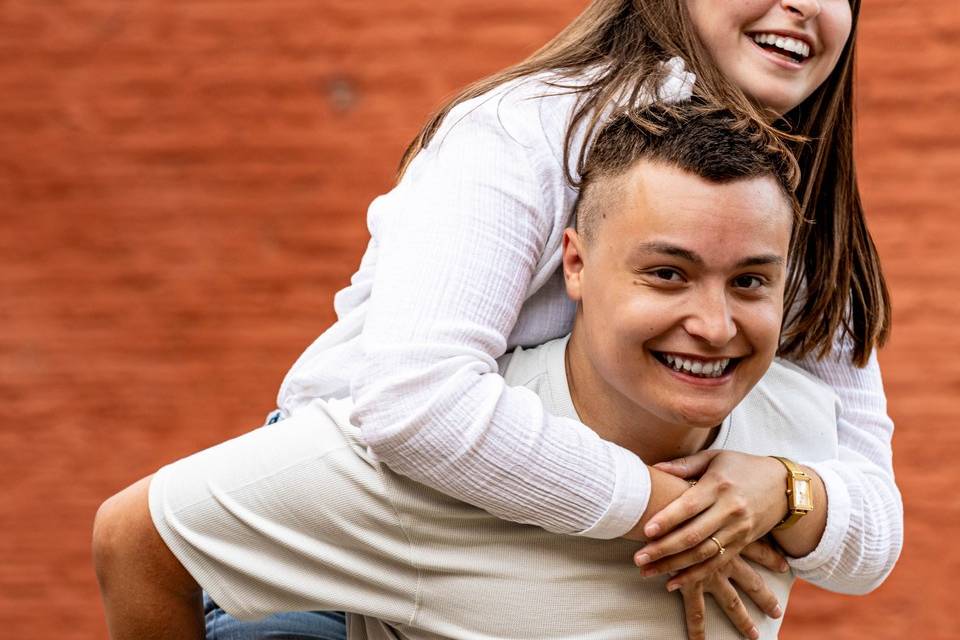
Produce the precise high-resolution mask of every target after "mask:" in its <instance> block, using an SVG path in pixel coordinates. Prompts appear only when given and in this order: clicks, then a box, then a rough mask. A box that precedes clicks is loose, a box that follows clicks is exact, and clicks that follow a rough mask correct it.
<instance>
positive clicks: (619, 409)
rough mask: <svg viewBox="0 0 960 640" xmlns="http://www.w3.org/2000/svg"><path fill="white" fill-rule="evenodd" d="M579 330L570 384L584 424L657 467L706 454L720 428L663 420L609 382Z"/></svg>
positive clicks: (571, 346)
mask: <svg viewBox="0 0 960 640" xmlns="http://www.w3.org/2000/svg"><path fill="white" fill-rule="evenodd" d="M583 342H584V338H583V337H582V336H580V335H578V332H577V330H576V327H574V331H573V334H572V335H571V336H570V340H569V342H568V343H567V350H566V355H565V358H564V360H565V364H566V374H567V386H568V387H569V389H570V397H571V399H572V400H573V406H574V408H575V409H576V411H577V415H578V416H579V417H580V420H581V421H582V422H583V423H584V424H586V425H587V426H589V427H590V428H591V429H593V431H595V432H596V433H597V435H599V436H600V437H601V438H603V439H604V440H608V441H610V442H613V443H615V444H618V445H620V446H621V447H623V448H625V449H628V450H630V451H632V452H633V453H635V454H636V455H637V456H638V457H639V458H640V459H641V460H643V461H644V462H645V463H647V464H650V465H653V464H656V463H658V462H665V461H667V460H673V459H675V458H680V457H683V456H688V455H692V454H694V453H696V452H697V451H701V450H702V449H704V448H706V447H707V446H709V445H710V443H711V442H713V439H714V438H715V437H716V434H717V432H718V431H719V427H715V428H713V429H704V428H698V427H691V426H689V425H687V424H683V423H679V422H676V421H671V420H667V419H664V418H661V417H659V416H657V415H655V414H653V413H651V412H650V411H648V410H646V409H644V408H642V407H640V406H638V405H637V404H636V403H635V402H633V401H631V400H630V399H629V398H628V397H627V396H626V395H624V394H623V393H621V392H620V391H619V390H617V389H615V388H614V387H612V386H610V385H609V384H607V383H606V382H605V381H604V380H603V378H602V377H601V376H600V375H599V372H597V371H596V369H595V368H594V367H593V366H592V364H591V362H590V360H589V358H587V357H586V352H585V351H584V349H583V347H584V344H583Z"/></svg>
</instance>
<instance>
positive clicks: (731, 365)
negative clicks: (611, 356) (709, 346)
mask: <svg viewBox="0 0 960 640" xmlns="http://www.w3.org/2000/svg"><path fill="white" fill-rule="evenodd" d="M651 353H653V357H654V358H656V359H657V360H658V361H659V362H660V363H661V364H662V365H664V366H665V367H668V368H669V369H672V370H673V371H675V372H677V373H683V374H686V375H688V376H693V377H695V378H722V377H723V376H725V375H727V374H728V373H730V372H731V371H733V370H734V369H735V368H736V367H737V365H738V364H740V361H741V360H742V358H703V359H699V358H691V357H689V356H680V355H676V354H672V353H665V352H662V351H652V352H651Z"/></svg>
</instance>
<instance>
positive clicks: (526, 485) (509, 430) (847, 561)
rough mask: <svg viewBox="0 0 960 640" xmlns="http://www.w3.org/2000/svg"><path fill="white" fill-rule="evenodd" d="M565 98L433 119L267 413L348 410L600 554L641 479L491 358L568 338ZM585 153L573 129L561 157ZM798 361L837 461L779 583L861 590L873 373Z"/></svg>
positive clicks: (392, 449) (467, 483)
mask: <svg viewBox="0 0 960 640" xmlns="http://www.w3.org/2000/svg"><path fill="white" fill-rule="evenodd" d="M576 102H577V96H576V95H575V94H573V93H571V92H570V91H565V90H563V89H558V88H556V87H553V86H550V85H548V84H546V83H545V82H544V79H543V78H542V77H541V78H534V79H526V80H520V81H515V82H512V83H509V84H507V85H504V86H501V87H499V88H497V89H495V90H493V91H491V92H490V93H488V94H486V95H484V96H481V97H479V98H475V99H473V100H470V101H467V102H464V103H462V104H460V105H458V106H457V107H456V108H454V109H453V110H452V111H451V112H450V114H449V115H448V116H447V117H446V118H445V120H444V122H443V124H442V125H441V127H440V129H439V130H438V131H437V133H436V135H435V136H434V138H433V140H432V142H431V143H430V145H429V146H428V147H427V148H426V149H424V150H422V151H421V152H420V153H419V154H418V155H417V157H416V158H415V159H414V160H413V162H412V163H411V164H410V166H409V168H408V169H407V172H406V174H405V175H404V177H403V178H402V180H401V181H400V182H399V184H398V185H397V186H396V187H395V188H394V189H393V190H392V191H390V192H389V193H387V194H386V195H383V196H381V197H379V198H377V199H376V200H374V201H373V203H372V204H371V206H370V209H369V212H368V227H369V231H370V236H371V238H370V242H369V244H368V247H367V250H366V252H365V254H364V256H363V259H362V261H361V264H360V267H359V269H358V270H357V272H356V273H355V274H354V276H353V277H352V279H351V283H350V286H348V287H347V288H345V289H343V290H342V291H340V292H339V293H338V294H337V296H336V298H335V300H334V306H335V309H336V312H337V317H338V320H337V322H336V323H335V324H334V325H333V326H332V327H331V328H330V329H328V330H327V331H326V332H325V333H323V334H322V335H321V336H320V337H319V338H317V340H316V341H315V342H314V343H313V344H312V345H311V346H310V347H309V348H308V349H307V350H306V351H305V352H304V354H303V355H302V356H301V357H300V358H299V359H298V361H297V362H296V363H295V364H294V366H293V368H292V369H291V370H290V372H289V373H288V374H287V377H286V379H285V380H284V383H283V385H282V387H281V389H280V394H279V398H278V403H279V406H280V408H281V409H282V410H283V411H284V412H285V413H288V414H292V413H295V412H296V411H297V410H298V409H299V408H301V407H304V406H306V405H307V404H308V403H309V402H310V400H312V399H314V398H334V397H336V398H342V397H348V396H350V397H352V398H353V401H354V412H353V415H352V419H353V421H354V422H355V423H356V424H358V425H359V426H360V428H361V430H362V433H363V436H364V438H365V439H366V441H367V443H368V445H369V447H370V449H371V451H372V452H373V453H374V454H375V455H376V456H377V457H378V458H379V459H380V460H381V461H383V462H384V463H386V464H387V465H388V466H390V467H391V468H392V469H393V470H395V471H397V472H398V473H401V474H403V475H406V476H408V477H410V478H412V479H414V480H417V481H419V482H422V483H424V484H426V485H428V486H431V487H433V488H435V489H437V490H440V491H442V492H444V493H447V494H449V495H451V496H454V497H456V498H459V499H461V500H463V501H465V502H469V503H471V504H473V505H476V506H479V507H482V508H484V509H486V510H487V511H489V512H490V513H492V514H494V515H496V516H498V517H501V518H504V519H506V520H511V521H514V522H520V523H529V524H533V525H537V526H539V527H542V528H544V529H547V530H549V531H553V532H559V533H569V534H579V535H585V536H589V537H595V538H615V537H618V536H620V535H623V534H624V533H626V532H627V531H629V530H630V529H631V528H632V527H633V525H634V524H635V523H636V522H637V520H638V519H639V518H640V516H641V514H642V513H643V512H644V510H645V509H646V506H647V502H648V498H649V493H650V476H649V472H648V470H647V468H646V466H645V465H644V464H643V462H642V461H641V460H640V459H639V458H637V457H636V456H635V455H634V454H632V453H630V452H629V451H627V450H625V449H623V448H621V447H619V446H617V445H615V444H612V443H610V442H607V441H604V440H602V439H600V438H599V437H597V436H596V435H595V434H594V433H593V432H592V431H591V430H590V429H588V428H587V427H585V426H584V425H582V424H580V423H579V422H577V421H576V420H573V419H571V418H568V417H558V416H554V415H551V414H550V413H548V412H547V411H546V410H545V409H544V406H543V403H542V402H541V400H540V398H538V397H537V396H536V394H534V393H532V392H531V391H530V390H528V389H524V388H519V387H511V386H508V385H507V384H505V382H504V380H503V378H502V377H501V376H500V375H499V373H498V369H497V363H496V360H495V359H496V358H497V357H499V356H500V355H502V354H503V353H505V352H506V351H508V350H510V349H512V348H514V347H516V346H531V345H538V344H542V343H544V342H547V341H548V340H551V339H554V338H557V337H559V336H562V335H564V334H565V333H567V332H569V331H570V328H571V326H572V321H573V314H574V306H573V304H572V303H571V302H570V301H569V300H568V299H567V297H566V295H565V293H564V289H563V282H562V276H561V274H560V272H559V266H560V257H561V238H562V235H563V230H564V228H565V227H566V226H567V225H568V223H569V222H570V217H571V213H572V211H573V206H574V203H575V200H576V197H577V192H576V190H575V189H574V188H572V187H571V186H570V185H569V183H568V182H567V180H566V179H565V168H564V165H563V148H564V144H565V134H566V130H567V126H568V122H569V119H570V116H571V113H572V111H573V109H574V108H575V105H576ZM582 143H583V134H582V131H579V132H578V137H577V138H575V144H574V146H573V153H571V158H572V159H575V158H576V157H577V151H578V150H579V147H580V145H582ZM798 364H800V365H801V366H803V367H804V368H806V369H808V370H809V371H811V372H813V373H814V374H816V375H817V376H818V377H820V378H821V379H823V380H824V381H826V382H827V383H829V384H830V385H831V386H832V387H833V388H834V390H835V391H836V393H837V395H838V396H839V398H840V400H841V403H842V406H843V411H842V414H841V418H840V420H839V423H838V425H837V429H838V440H839V442H840V446H841V448H840V459H839V460H837V461H831V462H821V463H817V464H811V465H810V466H811V467H812V468H814V469H815V470H816V471H817V472H818V473H819V474H820V475H821V477H822V478H823V481H824V483H825V485H826V489H827V494H828V498H829V500H828V502H829V505H828V516H827V527H826V531H825V533H824V536H823V538H822V540H821V543H820V545H819V546H818V547H817V549H816V550H814V552H813V553H811V554H810V555H808V556H806V557H804V558H800V559H798V560H795V561H793V566H794V570H795V571H796V572H797V573H798V575H799V576H800V577H802V578H804V579H806V580H808V581H810V582H813V583H815V584H818V585H819V586H822V587H824V588H828V589H832V590H835V591H841V592H845V593H862V592H866V591H869V590H870V589H872V588H874V587H875V586H876V585H878V584H879V583H880V582H881V581H882V580H883V579H884V578H885V577H886V575H887V574H888V573H889V571H890V570H891V569H892V567H893V564H894V562H895V561H896V558H897V557H898V555H899V551H900V547H901V544H902V521H903V515H902V505H901V501H900V494H899V491H898V490H897V487H896V485H895V483H894V477H893V468H892V462H891V455H892V454H891V436H892V433H893V424H892V422H891V421H890V419H889V418H888V417H887V415H886V400H885V397H884V393H883V387H882V382H881V379H880V373H879V368H878V365H877V362H876V359H875V358H871V360H870V363H869V364H868V365H867V367H866V368H864V369H856V368H855V367H853V365H852V364H851V363H850V362H849V358H847V359H844V358H843V357H842V354H840V355H838V357H835V358H832V359H829V360H825V361H822V362H815V361H813V360H808V361H802V362H800V363H798ZM800 462H804V461H800Z"/></svg>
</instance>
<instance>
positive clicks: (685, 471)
mask: <svg viewBox="0 0 960 640" xmlns="http://www.w3.org/2000/svg"><path fill="white" fill-rule="evenodd" d="M719 454H720V451H718V450H715V449H712V450H707V451H700V452H698V453H695V454H693V455H692V456H685V457H683V458H675V459H673V460H667V461H666V462H658V463H657V464H655V465H653V467H654V468H655V469H659V470H660V471H665V472H666V473H669V474H670V475H672V476H677V477H678V478H699V477H700V476H702V475H703V472H704V471H706V469H707V467H709V466H710V463H711V462H712V461H713V459H714V458H716V457H717V456H718V455H719Z"/></svg>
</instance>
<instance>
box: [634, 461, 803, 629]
mask: <svg viewBox="0 0 960 640" xmlns="http://www.w3.org/2000/svg"><path fill="white" fill-rule="evenodd" d="M655 467H656V468H657V469H660V470H661V471H665V472H667V473H670V474H672V475H675V476H678V477H681V478H685V479H691V478H696V479H697V480H696V484H694V485H693V486H691V487H690V489H688V490H687V491H685V492H684V493H683V495H681V496H680V497H679V498H677V499H676V500H674V501H673V502H671V503H670V504H669V505H667V506H666V507H665V508H664V509H662V510H661V511H660V512H659V513H657V514H656V515H654V516H653V517H652V518H651V519H650V521H649V522H647V524H646V526H645V527H644V530H643V531H644V535H645V536H646V537H647V538H648V540H649V542H648V544H646V545H645V546H644V547H642V548H641V549H639V550H638V551H637V553H636V554H635V556H634V561H635V562H636V564H637V565H638V566H639V567H640V568H641V571H642V573H643V575H644V576H647V577H649V576H655V575H661V574H671V575H672V577H671V578H670V580H669V581H668V583H667V589H668V590H670V591H675V590H680V593H681V595H682V596H683V601H684V608H685V610H686V620H687V635H688V637H689V638H690V640H698V639H700V638H704V637H705V636H704V634H705V628H704V611H705V605H704V597H703V596H704V593H710V594H711V595H712V596H713V598H714V599H715V600H716V601H717V603H718V604H719V605H720V607H721V608H722V609H723V611H724V613H725V614H726V615H727V617H728V618H729V619H730V620H731V622H733V624H734V625H735V626H736V627H737V628H738V629H739V630H740V631H741V632H742V633H744V634H745V635H746V636H747V637H751V638H755V637H758V636H757V630H756V628H755V626H754V623H753V621H752V620H751V619H750V615H749V613H748V611H747V609H746V607H745V606H744V603H743V601H742V599H741V597H740V594H739V593H738V592H737V590H736V588H734V585H736V586H739V587H740V589H741V590H742V591H743V592H744V593H745V594H746V595H747V596H748V597H749V598H750V599H751V600H752V601H753V602H754V603H755V604H756V605H757V606H758V607H759V608H760V610H761V611H763V612H764V613H766V614H767V615H769V616H771V617H774V618H776V617H779V616H780V615H781V610H780V606H779V603H778V602H777V598H776V596H775V595H774V594H773V592H772V591H770V589H769V588H768V587H767V585H766V583H765V582H764V581H763V578H762V577H761V576H760V575H759V574H758V573H757V572H756V571H755V570H754V569H753V567H751V566H750V565H749V564H748V563H747V562H746V561H745V559H747V560H752V561H754V562H756V563H757V564H760V565H761V566H763V567H766V568H767V569H770V570H771V571H777V572H785V571H787V570H788V569H789V567H788V565H787V563H786V560H785V559H784V557H783V556H782V555H781V554H780V553H779V552H777V551H776V550H774V548H773V547H772V546H771V545H770V544H768V543H766V542H765V541H763V540H761V539H762V538H763V536H765V535H766V534H767V533H768V532H769V531H770V530H771V529H772V528H773V527H774V526H776V524H777V523H778V522H779V521H780V520H781V519H782V518H783V517H784V515H785V513H786V510H787V503H786V495H785V493H784V487H785V485H786V471H785V469H784V467H783V465H781V464H780V463H779V462H778V461H776V460H774V459H772V458H767V457H762V456H754V455H750V454H745V453H739V452H735V451H702V452H700V453H697V454H695V455H693V456H690V457H687V458H681V459H678V460H675V461H672V462H669V463H661V464H658V465H655Z"/></svg>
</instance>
